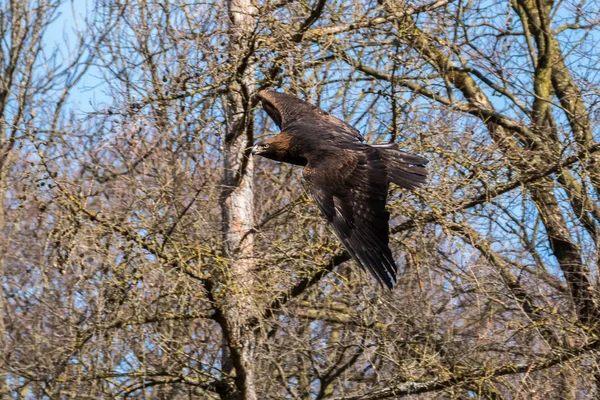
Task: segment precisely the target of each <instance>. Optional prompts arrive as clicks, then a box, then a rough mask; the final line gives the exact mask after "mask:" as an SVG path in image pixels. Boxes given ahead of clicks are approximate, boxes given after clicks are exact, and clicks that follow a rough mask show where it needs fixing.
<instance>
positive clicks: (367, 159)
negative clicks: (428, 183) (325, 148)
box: [304, 145, 397, 288]
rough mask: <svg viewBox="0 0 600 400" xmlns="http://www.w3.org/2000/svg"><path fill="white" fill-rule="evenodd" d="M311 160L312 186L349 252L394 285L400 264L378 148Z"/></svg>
mask: <svg viewBox="0 0 600 400" xmlns="http://www.w3.org/2000/svg"><path fill="white" fill-rule="evenodd" d="M338 153H339V154H337V156H334V157H327V158H326V159H323V158H322V159H319V160H312V162H311V160H309V163H308V165H307V166H306V167H305V169H304V176H305V178H306V181H307V182H308V184H309V191H310V193H311V195H312V197H313V198H314V200H315V201H316V203H317V205H318V206H319V208H320V210H321V211H322V212H323V214H324V215H325V217H326V218H327V220H328V221H329V223H330V224H331V225H332V227H333V230H334V232H335V234H336V236H337V237H338V238H339V239H340V241H341V242H342V244H343V245H344V247H345V248H346V250H348V253H350V255H351V256H352V257H353V258H354V259H355V260H356V262H357V263H358V264H359V265H360V266H361V268H363V269H365V270H367V271H369V272H370V273H371V274H372V275H373V276H374V277H375V278H376V279H377V281H378V282H379V283H381V284H382V285H385V286H387V287H388V288H392V287H393V286H394V284H395V282H396V272H397V267H396V263H395V261H394V258H393V256H392V252H391V250H390V248H389V246H388V243H389V239H388V234H389V219H390V214H389V213H388V212H387V210H386V209H385V202H386V198H387V186H388V184H387V176H386V170H385V165H384V162H383V159H382V157H381V156H380V155H379V153H378V151H377V150H375V149H373V148H371V147H369V146H367V145H361V151H355V150H338Z"/></svg>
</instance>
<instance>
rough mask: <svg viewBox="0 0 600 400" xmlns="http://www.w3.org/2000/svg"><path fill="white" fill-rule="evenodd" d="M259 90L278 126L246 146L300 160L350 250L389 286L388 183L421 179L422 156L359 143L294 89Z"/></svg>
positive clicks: (355, 134) (392, 269) (353, 132)
mask: <svg viewBox="0 0 600 400" xmlns="http://www.w3.org/2000/svg"><path fill="white" fill-rule="evenodd" d="M258 98H259V99H260V101H261V102H262V106H263V108H264V109H265V111H266V112H267V114H268V115H269V116H270V117H271V119H273V121H274V122H275V123H276V124H277V126H278V127H279V129H281V133H280V134H279V135H277V136H275V137H274V138H271V139H267V140H265V141H262V142H259V143H256V144H255V145H254V148H253V150H252V153H253V154H256V155H260V156H263V157H266V158H270V159H272V160H277V161H281V162H287V163H291V164H296V165H301V166H304V170H303V175H304V179H305V180H306V183H307V184H308V185H307V186H308V190H309V192H310V194H311V196H312V197H313V199H314V200H315V202H316V203H317V205H318V206H319V209H320V210H321V211H322V212H323V214H324V215H325V217H326V218H327V220H328V221H329V223H330V224H331V225H332V226H333V230H334V232H335V234H336V235H337V237H338V238H339V239H340V240H341V242H342V244H343V245H344V247H345V248H346V250H347V251H348V253H350V255H351V256H352V257H353V258H354V259H355V260H356V262H357V263H358V265H360V266H361V268H363V269H366V270H367V271H369V272H370V273H371V274H372V275H373V276H374V277H375V278H376V279H377V281H378V282H379V283H381V284H382V285H386V286H387V287H388V288H390V289H391V288H392V287H393V286H394V284H395V283H396V274H397V270H398V268H397V267H396V263H395V261H394V258H393V256H392V252H391V251H390V248H389V246H388V243H389V238H388V234H389V219H390V214H389V213H388V212H387V210H386V209H385V203H386V200H387V192H388V186H389V183H390V182H393V183H395V184H397V185H399V186H401V187H403V188H406V189H414V188H417V187H419V186H421V185H423V184H424V183H425V180H426V178H427V171H426V170H425V165H426V164H427V162H428V161H427V160H426V159H425V158H423V157H419V156H417V155H414V154H410V153H405V152H403V151H400V150H398V146H397V145H395V144H386V145H368V144H366V143H363V141H364V138H363V137H362V136H361V135H360V132H359V131H358V130H357V129H356V128H354V127H352V126H350V125H348V124H347V123H345V122H344V121H342V120H340V119H337V118H335V117H333V116H331V115H329V114H328V113H326V112H325V111H323V110H321V109H320V108H318V107H316V106H313V105H311V104H309V103H306V102H305V101H303V100H301V99H299V98H297V97H295V96H291V95H288V94H285V93H280V92H276V91H274V90H271V89H267V90H263V91H261V92H260V93H258Z"/></svg>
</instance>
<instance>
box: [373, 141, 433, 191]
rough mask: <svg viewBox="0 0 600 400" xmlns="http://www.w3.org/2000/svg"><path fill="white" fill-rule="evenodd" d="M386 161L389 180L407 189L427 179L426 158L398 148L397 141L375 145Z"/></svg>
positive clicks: (417, 185)
mask: <svg viewBox="0 0 600 400" xmlns="http://www.w3.org/2000/svg"><path fill="white" fill-rule="evenodd" d="M373 147H375V148H376V149H378V150H379V153H380V154H381V156H382V157H383V161H384V162H385V168H386V170H387V175H388V180H389V181H390V182H393V183H395V184H396V185H398V186H400V187H403V188H405V189H411V190H412V189H416V188H418V187H419V186H422V185H423V184H424V183H425V182H426V181H427V170H426V169H425V165H427V163H428V162H429V160H427V159H426V158H423V157H420V156H417V155H415V154H410V153H406V152H404V151H401V150H398V145H397V144H396V143H390V144H383V145H373Z"/></svg>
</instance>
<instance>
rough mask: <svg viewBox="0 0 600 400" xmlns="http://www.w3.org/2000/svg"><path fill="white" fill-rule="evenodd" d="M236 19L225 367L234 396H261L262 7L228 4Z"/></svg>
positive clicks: (227, 160) (226, 188)
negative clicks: (257, 197)
mask: <svg viewBox="0 0 600 400" xmlns="http://www.w3.org/2000/svg"><path fill="white" fill-rule="evenodd" d="M227 5H228V12H229V20H230V40H231V42H230V55H229V60H230V63H229V64H230V65H232V66H233V68H234V71H235V72H232V73H233V74H234V76H233V78H232V82H231V84H230V86H229V92H228V93H227V101H228V104H227V108H228V109H227V110H226V112H227V135H226V137H225V139H224V143H223V147H224V148H223V168H224V176H223V192H222V197H221V212H222V224H223V253H224V255H225V256H226V257H227V259H228V260H229V263H228V271H226V272H225V277H226V296H225V300H224V305H223V312H224V313H223V322H222V324H221V326H222V328H223V339H224V340H223V352H222V356H223V366H224V369H225V370H227V369H229V370H233V368H234V369H235V372H234V381H235V384H236V385H235V386H236V389H235V394H234V396H233V397H234V398H236V399H240V400H242V399H243V400H253V399H257V396H256V389H255V377H254V344H255V337H254V333H253V331H252V330H251V329H247V328H246V322H247V321H248V320H249V319H251V318H252V317H253V316H254V314H255V313H254V311H253V310H254V307H253V306H252V304H253V301H252V287H253V281H254V278H253V270H254V258H253V249H254V235H253V233H252V229H253V227H254V207H253V200H254V197H253V183H252V177H253V162H252V159H251V158H250V153H249V147H250V146H251V145H252V141H253V135H252V124H253V121H252V110H251V108H252V107H251V98H252V95H253V92H254V68H253V66H252V64H251V62H249V57H248V55H249V54H251V49H252V46H251V40H252V38H251V35H252V32H253V30H254V22H255V21H254V18H255V17H254V15H255V14H256V9H255V8H254V6H253V5H252V3H251V2H250V1H248V0H232V1H229V2H228V3H227Z"/></svg>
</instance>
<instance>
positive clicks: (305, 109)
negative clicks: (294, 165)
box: [258, 89, 365, 142]
mask: <svg viewBox="0 0 600 400" xmlns="http://www.w3.org/2000/svg"><path fill="white" fill-rule="evenodd" d="M258 98H259V99H260V100H261V102H262V106H263V108H264V110H265V111H266V112H267V114H269V117H271V119H272V120H273V121H274V122H275V123H276V124H277V126H278V127H279V129H281V130H282V131H290V132H293V131H296V132H306V133H310V134H313V135H315V134H316V135H328V136H332V137H336V138H338V139H342V140H346V141H353V142H356V141H358V140H360V141H364V140H365V139H364V138H363V137H362V136H361V134H360V132H359V131H358V129H356V128H355V127H353V126H351V125H348V124H347V123H345V122H344V121H342V120H340V119H338V118H335V117H333V116H331V115H329V114H328V113H327V112H325V111H323V110H321V109H320V108H319V107H316V106H313V105H312V104H309V103H307V102H305V101H304V100H301V99H299V98H297V97H296V96H292V95H289V94H286V93H281V92H276V91H274V90H271V89H266V90H261V91H260V92H259V93H258Z"/></svg>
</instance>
